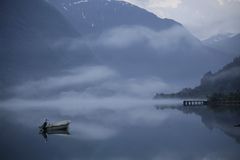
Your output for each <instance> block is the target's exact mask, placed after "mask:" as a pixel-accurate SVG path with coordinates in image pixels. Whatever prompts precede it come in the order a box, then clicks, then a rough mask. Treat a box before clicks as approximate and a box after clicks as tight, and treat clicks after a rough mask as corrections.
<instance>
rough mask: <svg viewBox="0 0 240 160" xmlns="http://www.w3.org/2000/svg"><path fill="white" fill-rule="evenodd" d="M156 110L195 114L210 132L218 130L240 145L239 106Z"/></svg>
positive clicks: (157, 107) (158, 107)
mask: <svg viewBox="0 0 240 160" xmlns="http://www.w3.org/2000/svg"><path fill="white" fill-rule="evenodd" d="M156 109H177V110H179V111H182V112H183V113H185V114H196V115H198V116H200V117H201V121H202V123H203V124H204V125H205V126H206V127H207V128H208V129H210V130H213V129H214V128H217V129H220V130H221V131H223V132H224V133H225V134H226V135H227V136H229V137H231V138H233V139H235V140H236V142H237V143H239V144H240V128H237V127H239V126H240V125H239V123H240V107H239V106H212V107H207V106H197V107H196V106H193V107H184V106H183V107H174V106H173V107H161V106H156Z"/></svg>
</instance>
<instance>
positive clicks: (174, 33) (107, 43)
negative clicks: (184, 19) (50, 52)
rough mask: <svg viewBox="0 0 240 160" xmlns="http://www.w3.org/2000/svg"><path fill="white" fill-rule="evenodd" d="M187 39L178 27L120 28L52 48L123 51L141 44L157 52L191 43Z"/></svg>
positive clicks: (62, 43)
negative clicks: (183, 42) (160, 28)
mask: <svg viewBox="0 0 240 160" xmlns="http://www.w3.org/2000/svg"><path fill="white" fill-rule="evenodd" d="M189 38H190V37H188V33H187V31H186V30H185V29H184V28H182V27H178V26H176V27H172V28H170V29H167V30H163V31H155V30H152V29H150V28H147V27H143V26H120V27H116V28H113V29H110V30H106V31H105V32H103V33H102V34H100V35H99V36H93V37H91V36H89V37H83V38H80V39H63V40H59V41H58V42H56V43H55V44H54V46H55V47H59V46H64V47H65V48H68V49H69V50H77V49H78V48H79V47H82V46H84V45H87V46H89V47H91V48H92V47H103V48H111V49H124V48H128V47H132V46H134V45H139V44H142V45H145V46H148V47H150V48H152V49H156V50H158V49H171V48H172V46H178V45H179V42H181V41H182V40H190V41H191V39H189Z"/></svg>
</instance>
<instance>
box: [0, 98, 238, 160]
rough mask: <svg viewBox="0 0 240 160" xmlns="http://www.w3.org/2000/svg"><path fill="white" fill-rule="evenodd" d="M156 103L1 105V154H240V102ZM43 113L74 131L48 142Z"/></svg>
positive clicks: (193, 159) (155, 159) (131, 157)
mask: <svg viewBox="0 0 240 160" xmlns="http://www.w3.org/2000/svg"><path fill="white" fill-rule="evenodd" d="M155 103H156V104H155V105H153V104H149V105H147V104H144V105H136V104H135V103H131V104H128V105H124V102H121V104H118V105H116V106H115V105H114V104H112V105H111V107H108V106H107V107H92V106H84V107H79V108H81V109H79V108H78V106H75V107H71V108H70V107H69V108H68V106H65V108H64V109H63V108H61V109H58V108H57V107H51V106H49V107H36V106H32V107H27V108H24V109H19V108H15V109H10V108H7V107H1V109H0V128H1V132H0V142H1V145H0V159H2V160H15V159H23V160H28V159H29V160H38V159H39V160H40V159H41V160H42V159H45V160H55V159H56V160H60V159H63V160H162V159H164V160H175V159H178V160H239V158H240V127H234V125H236V124H239V123H240V109H239V108H237V107H231V106H229V107H213V108H210V107H206V106H199V107H183V106H182V105H181V104H179V105H164V104H161V105H158V103H157V102H155ZM91 107H92V108H91ZM45 117H47V118H48V119H49V121H59V120H71V121H72V123H71V124H70V127H69V132H70V135H48V139H47V142H46V141H45V139H44V137H43V136H42V135H41V134H39V129H38V126H39V125H41V123H42V121H43V120H44V118H45Z"/></svg>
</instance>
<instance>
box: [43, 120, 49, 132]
mask: <svg viewBox="0 0 240 160" xmlns="http://www.w3.org/2000/svg"><path fill="white" fill-rule="evenodd" d="M47 124H48V120H47V119H45V122H44V123H43V124H42V129H43V131H46V130H47Z"/></svg>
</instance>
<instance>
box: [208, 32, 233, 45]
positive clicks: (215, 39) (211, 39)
mask: <svg viewBox="0 0 240 160" xmlns="http://www.w3.org/2000/svg"><path fill="white" fill-rule="evenodd" d="M233 36H234V34H233V33H225V34H217V35H214V36H211V37H209V38H207V39H205V40H203V42H204V43H205V44H207V45H211V44H214V43H217V42H219V41H223V40H226V39H229V38H231V37H233Z"/></svg>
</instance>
